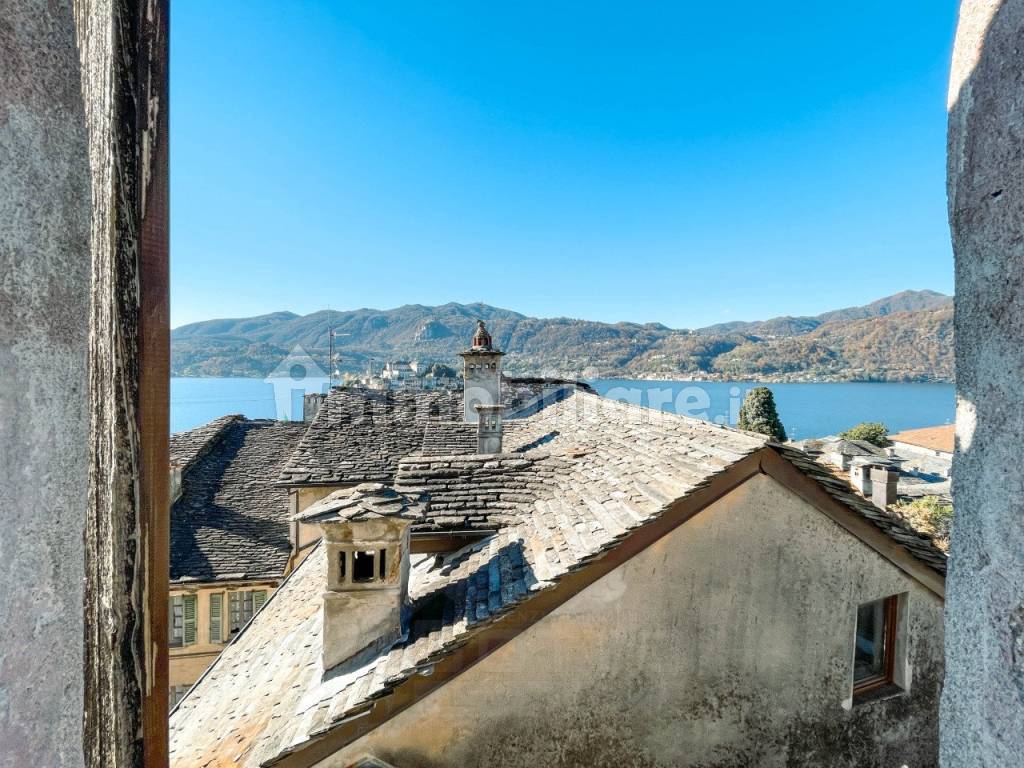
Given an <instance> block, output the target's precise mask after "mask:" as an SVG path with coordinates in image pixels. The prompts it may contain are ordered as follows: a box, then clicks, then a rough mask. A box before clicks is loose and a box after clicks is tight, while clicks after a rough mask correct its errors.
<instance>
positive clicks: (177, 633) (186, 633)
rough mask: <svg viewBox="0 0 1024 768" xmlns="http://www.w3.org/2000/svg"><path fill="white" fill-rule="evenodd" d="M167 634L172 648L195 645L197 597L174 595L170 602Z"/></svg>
mask: <svg viewBox="0 0 1024 768" xmlns="http://www.w3.org/2000/svg"><path fill="white" fill-rule="evenodd" d="M168 614H169V615H168V617H167V632H168V638H169V640H170V642H169V645H170V646H171V648H181V647H182V646H185V645H195V642H196V596H195V595H172V596H171V598H170V600H169V601H168Z"/></svg>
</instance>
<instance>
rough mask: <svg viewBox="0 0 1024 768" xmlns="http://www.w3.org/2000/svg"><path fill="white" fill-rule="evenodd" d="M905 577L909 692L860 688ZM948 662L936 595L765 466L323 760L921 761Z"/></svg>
mask: <svg viewBox="0 0 1024 768" xmlns="http://www.w3.org/2000/svg"><path fill="white" fill-rule="evenodd" d="M895 594H905V595H906V601H907V609H906V612H905V621H906V631H905V639H906V642H907V651H906V654H905V658H906V666H904V667H902V668H901V669H900V672H901V674H902V675H903V676H904V678H905V679H909V693H903V694H898V695H896V696H893V697H890V698H883V699H880V700H876V701H858V702H857V703H853V702H852V701H851V686H852V666H853V636H854V628H855V622H856V618H855V617H856V609H857V606H858V605H859V604H860V603H863V602H867V601H871V600H875V599H879V598H882V597H886V596H889V595H895ZM941 679H942V601H941V599H940V598H938V597H937V596H936V595H935V594H934V593H933V592H931V591H929V590H927V589H926V588H924V587H923V586H921V585H920V584H919V583H917V582H916V581H913V580H912V579H910V578H909V577H908V576H906V575H905V574H904V573H903V572H902V571H900V570H898V569H897V568H896V567H895V566H893V565H892V564H891V563H889V562H888V561H887V560H884V559H883V558H882V557H881V556H879V555H878V554H876V553H875V552H874V551H873V550H871V549H869V548H868V547H867V546H866V545H864V544H863V543H862V542H860V541H859V540H858V539H856V538H854V537H853V536H852V535H850V534H849V533H847V532H846V531H844V530H843V529H841V528H840V527H839V526H838V525H837V524H835V523H834V522H832V521H831V520H829V519H828V518H827V517H825V516H824V515H823V514H822V513H820V512H819V511H818V510H816V509H814V508H813V507H811V506H809V505H808V504H807V503H806V502H804V501H803V500H801V499H799V498H798V497H796V496H795V495H793V494H792V493H791V492H790V491H788V490H787V489H785V488H784V487H783V486H781V485H779V484H778V483H776V482H775V481H774V480H772V479H770V478H768V477H767V476H764V475H757V476H755V477H754V478H752V479H751V480H750V481H748V482H747V483H746V484H744V485H743V486H741V487H740V488H739V489H737V490H736V491H734V492H732V493H731V494H729V495H727V496H725V497H724V498H722V499H720V500H719V501H718V502H716V503H715V504H713V505H712V506H711V507H709V508H708V509H706V510H704V511H703V512H701V513H699V514H698V515H697V516H696V517H694V518H693V519H691V520H690V521H688V522H687V523H685V524H684V525H682V526H680V527H679V528H677V529H676V530H675V531H673V532H671V533H670V534H668V535H667V536H665V537H664V538H662V539H660V540H659V541H658V542H656V543H655V544H654V545H652V546H651V547H649V548H648V549H647V550H645V551H643V552H642V553H640V554H639V555H637V556H636V557H634V558H633V559H631V560H629V561H628V562H627V563H625V564H624V565H623V566H621V567H620V568H618V569H616V570H614V571H612V572H611V573H610V574H609V575H607V576H606V577H604V578H602V579H600V580H599V581H598V582H596V583H594V584H593V585H591V586H590V587H588V588H586V589H584V590H583V591H582V592H580V593H579V594H578V595H576V596H575V597H573V598H572V599H570V600H569V601H568V602H567V603H565V604H564V605H562V606H561V607H559V608H557V609H556V610H555V611H553V612H552V613H551V614H549V615H548V616H546V617H545V618H544V619H542V620H541V621H540V622H538V623H537V624H535V625H534V626H532V627H530V628H529V629H527V630H526V631H525V632H524V633H523V634H521V635H519V636H518V637H516V638H515V639H514V640H512V641H511V642H509V643H508V644H506V645H504V646H502V647H501V648H499V649H498V650H496V651H495V652H494V653H492V654H491V655H490V656H487V657H486V658H484V659H483V660H482V661H480V662H479V663H478V664H476V665H475V666H473V667H471V668H470V669H469V670H467V671H466V672H464V673H462V674H461V675H459V676H458V677H456V678H455V679H453V680H452V681H450V682H449V683H447V684H446V685H444V686H442V687H441V688H439V689H438V690H436V691H434V692H433V693H431V694H429V695H428V696H426V697H425V698H424V699H422V700H421V701H419V702H417V703H415V704H413V705H412V706H411V707H410V708H409V709H407V710H405V711H404V712H401V713H399V714H398V715H397V716H396V717H394V718H393V719H391V720H390V721H388V722H386V723H385V724H383V725H382V726H381V727H379V728H377V729H376V730H374V731H371V732H370V733H368V734H367V735H366V736H364V737H362V738H361V739H359V740H357V741H356V742H355V743H353V744H352V745H350V746H349V747H348V748H346V749H345V750H343V751H342V752H339V753H337V754H335V755H334V756H333V757H331V758H329V759H327V760H325V761H324V762H322V763H321V764H319V766H320V768H343V767H344V766H348V765H350V764H351V762H352V761H353V760H355V759H357V758H358V757H359V756H361V755H363V754H373V755H375V756H377V757H378V758H380V759H383V760H386V761H388V762H390V763H393V764H394V765H399V766H403V768H439V767H440V766H459V767H460V768H470V767H473V766H479V767H480V768H483V767H484V766H489V767H491V766H492V767H494V768H504V767H507V766H519V767H522V768H526V767H527V766H530V767H531V768H532V766H538V765H570V766H582V765H586V766H622V765H630V766H640V767H644V768H646V767H647V766H674V767H683V766H692V767H693V768H696V767H697V766H700V767H701V768H712V767H714V766H718V767H721V768H726V767H729V768H741V766H759V768H774V767H778V768H782V767H783V766H791V765H807V766H810V765H822V766H830V768H836V767H838V766H851V768H852V767H853V766H857V768H870V767H871V766H879V768H881V767H882V766H884V767H885V768H893V766H902V765H906V766H909V768H930V767H931V766H935V765H937V762H938V723H937V714H938V697H939V690H940V688H941Z"/></svg>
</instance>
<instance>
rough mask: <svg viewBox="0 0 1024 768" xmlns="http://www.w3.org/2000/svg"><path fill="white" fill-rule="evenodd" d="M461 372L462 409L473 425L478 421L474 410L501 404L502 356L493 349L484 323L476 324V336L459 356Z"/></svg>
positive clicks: (478, 321)
mask: <svg viewBox="0 0 1024 768" xmlns="http://www.w3.org/2000/svg"><path fill="white" fill-rule="evenodd" d="M459 354H460V356H461V357H462V360H463V363H464V364H465V367H464V369H463V387H464V389H463V405H464V412H465V419H466V421H467V422H468V423H471V424H475V423H476V422H477V420H478V419H479V414H478V413H477V408H476V406H478V405H483V406H493V405H500V404H501V356H502V355H504V354H505V353H504V352H501V351H499V350H497V349H495V348H494V345H493V344H492V342H491V334H489V333H488V332H487V328H486V327H484V321H483V320H477V321H476V333H474V334H473V342H472V344H471V345H470V347H469V349H467V350H466V351H465V352H460V353H459Z"/></svg>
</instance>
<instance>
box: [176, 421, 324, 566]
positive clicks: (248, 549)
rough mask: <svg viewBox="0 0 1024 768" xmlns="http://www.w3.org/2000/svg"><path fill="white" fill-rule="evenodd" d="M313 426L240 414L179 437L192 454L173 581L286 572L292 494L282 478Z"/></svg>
mask: <svg viewBox="0 0 1024 768" xmlns="http://www.w3.org/2000/svg"><path fill="white" fill-rule="evenodd" d="M218 423H219V426H218V427H217V428H216V429H214V428H213V425H215V424H218ZM305 428H306V425H305V424H303V423H301V422H299V423H294V422H280V421H262V420H261V421H250V420H248V419H244V418H242V417H240V416H232V417H226V418H225V419H218V420H217V421H215V422H211V423H210V424H207V425H204V426H203V427H199V428H197V429H195V430H190V431H189V432H184V433H179V434H177V435H174V436H173V437H172V446H174V445H175V444H177V446H178V449H177V452H178V454H179V455H181V456H185V455H186V446H187V451H190V452H191V455H192V458H191V460H190V461H189V462H188V464H187V467H186V469H185V470H184V472H183V477H182V493H181V496H180V497H179V498H178V500H177V501H176V502H175V503H174V504H173V505H172V507H171V553H170V554H171V580H172V581H181V580H199V581H213V580H220V579H238V578H250V579H251V578H278V577H280V576H281V575H282V573H283V572H284V567H285V564H286V563H287V561H288V556H289V554H290V551H291V546H290V543H289V538H288V515H289V507H288V492H287V491H286V490H285V489H283V488H278V487H276V486H275V485H274V480H275V478H276V477H277V473H278V472H279V470H280V468H281V466H282V465H283V464H284V462H285V460H286V459H287V457H288V456H289V455H290V453H291V452H292V450H294V448H295V446H296V445H297V444H298V442H299V439H300V438H301V437H302V434H303V432H305ZM190 433H195V434H190ZM204 435H205V439H202V440H201V438H202V436H204ZM200 442H201V445H202V447H201V450H198V451H197V450H195V448H194V446H195V445H198V444H199V443H200ZM174 452H175V449H174V448H172V455H173V453H174Z"/></svg>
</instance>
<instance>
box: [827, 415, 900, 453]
mask: <svg viewBox="0 0 1024 768" xmlns="http://www.w3.org/2000/svg"><path fill="white" fill-rule="evenodd" d="M839 436H840V437H841V438H843V440H863V441H865V442H867V443H871V444H872V445H877V446H878V447H879V448H887V447H888V446H890V445H892V442H891V441H890V440H889V428H888V427H887V426H885V424H882V423H881V422H878V421H865V422H861V423H860V424H858V425H857V426H855V427H852V428H851V429H848V430H846V431H845V432H840V433H839Z"/></svg>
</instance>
